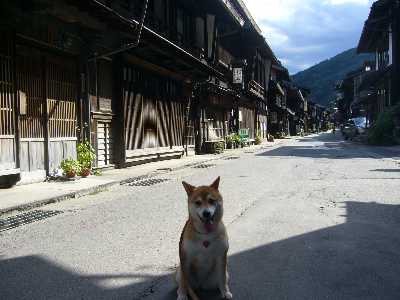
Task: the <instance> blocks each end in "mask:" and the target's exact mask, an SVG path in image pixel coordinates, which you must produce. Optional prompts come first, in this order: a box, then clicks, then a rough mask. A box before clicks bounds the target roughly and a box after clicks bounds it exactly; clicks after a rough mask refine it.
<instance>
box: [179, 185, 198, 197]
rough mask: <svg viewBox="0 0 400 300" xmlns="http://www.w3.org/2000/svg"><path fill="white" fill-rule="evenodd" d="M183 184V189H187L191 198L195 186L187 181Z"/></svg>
mask: <svg viewBox="0 0 400 300" xmlns="http://www.w3.org/2000/svg"><path fill="white" fill-rule="evenodd" d="M182 184H183V187H184V188H185V190H186V193H187V194H188V196H190V195H191V194H192V193H193V191H194V189H195V188H196V187H195V186H193V185H191V184H189V183H187V182H185V181H182Z"/></svg>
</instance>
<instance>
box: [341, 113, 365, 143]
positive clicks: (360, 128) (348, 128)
mask: <svg viewBox="0 0 400 300" xmlns="http://www.w3.org/2000/svg"><path fill="white" fill-rule="evenodd" d="M366 127H367V120H366V118H365V117H358V118H352V119H349V120H348V121H347V122H346V123H345V124H344V125H343V127H342V134H343V137H344V139H345V140H347V139H353V138H354V137H355V136H357V135H359V134H364V133H365V131H366Z"/></svg>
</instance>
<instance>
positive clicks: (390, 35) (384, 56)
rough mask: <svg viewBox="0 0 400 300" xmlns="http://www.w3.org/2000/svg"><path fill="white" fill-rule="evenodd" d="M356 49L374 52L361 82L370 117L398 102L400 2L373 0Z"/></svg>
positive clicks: (399, 89)
mask: <svg viewBox="0 0 400 300" xmlns="http://www.w3.org/2000/svg"><path fill="white" fill-rule="evenodd" d="M357 50H358V53H375V57H376V58H375V61H376V63H375V67H374V68H373V70H372V72H371V73H370V74H368V76H365V78H364V80H363V82H362V83H361V84H360V86H361V87H360V93H362V92H365V93H367V94H368V95H370V96H371V95H372V97H369V99H367V100H368V101H367V106H368V108H367V109H368V113H369V115H370V120H371V121H372V122H374V121H375V120H376V118H377V115H378V114H379V113H380V112H382V111H383V110H384V109H385V108H386V107H390V106H393V105H396V104H398V103H400V3H399V1H396V0H379V1H375V2H374V3H373V5H372V7H371V11H370V14H369V16H368V19H367V20H366V22H365V25H364V28H363V32H362V34H361V37H360V41H359V44H358V48H357Z"/></svg>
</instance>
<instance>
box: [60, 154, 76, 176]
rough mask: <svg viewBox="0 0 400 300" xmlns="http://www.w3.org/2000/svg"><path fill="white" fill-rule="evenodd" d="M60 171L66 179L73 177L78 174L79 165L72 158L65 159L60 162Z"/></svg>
mask: <svg viewBox="0 0 400 300" xmlns="http://www.w3.org/2000/svg"><path fill="white" fill-rule="evenodd" d="M61 169H62V170H63V172H64V174H65V175H67V177H75V175H76V174H77V173H79V172H80V170H81V167H80V164H79V163H78V162H77V161H76V160H75V159H72V158H67V159H64V160H63V161H61Z"/></svg>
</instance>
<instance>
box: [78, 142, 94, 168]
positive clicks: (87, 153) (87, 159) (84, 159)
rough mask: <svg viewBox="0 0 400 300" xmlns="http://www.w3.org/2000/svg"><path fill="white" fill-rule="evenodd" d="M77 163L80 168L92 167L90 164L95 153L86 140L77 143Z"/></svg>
mask: <svg viewBox="0 0 400 300" xmlns="http://www.w3.org/2000/svg"><path fill="white" fill-rule="evenodd" d="M77 154H78V163H79V164H80V165H81V167H82V168H85V169H89V170H90V169H92V165H93V163H94V161H95V160H96V154H95V151H94V149H93V147H92V146H91V145H90V143H89V142H88V141H86V142H82V143H79V144H78V145H77Z"/></svg>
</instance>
